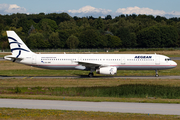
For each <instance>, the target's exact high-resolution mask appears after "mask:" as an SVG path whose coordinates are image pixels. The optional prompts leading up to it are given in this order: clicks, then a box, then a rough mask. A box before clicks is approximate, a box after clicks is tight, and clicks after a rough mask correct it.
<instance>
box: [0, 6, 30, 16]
mask: <svg viewBox="0 0 180 120" xmlns="http://www.w3.org/2000/svg"><path fill="white" fill-rule="evenodd" d="M26 12H27V11H26V9H25V8H24V7H20V6H18V5H16V4H0V14H9V13H26Z"/></svg>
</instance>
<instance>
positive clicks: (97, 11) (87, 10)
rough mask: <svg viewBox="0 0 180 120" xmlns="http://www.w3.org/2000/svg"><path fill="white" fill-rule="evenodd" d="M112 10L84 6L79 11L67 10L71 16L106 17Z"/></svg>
mask: <svg viewBox="0 0 180 120" xmlns="http://www.w3.org/2000/svg"><path fill="white" fill-rule="evenodd" d="M111 12H112V10H108V9H102V8H95V7H92V6H85V7H82V8H80V9H79V10H68V13H69V14H70V15H72V16H80V17H82V16H93V17H99V16H107V15H109V14H111Z"/></svg>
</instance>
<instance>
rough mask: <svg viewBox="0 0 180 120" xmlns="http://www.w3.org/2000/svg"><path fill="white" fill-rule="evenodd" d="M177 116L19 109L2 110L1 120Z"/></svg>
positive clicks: (156, 119)
mask: <svg viewBox="0 0 180 120" xmlns="http://www.w3.org/2000/svg"><path fill="white" fill-rule="evenodd" d="M179 118H180V117H179V116H177V115H151V114H150V115H148V114H131V113H111V112H91V111H90V112H89V111H67V110H39V109H17V108H0V119H13V120H19V119H21V120H27V119H35V120H39V119H45V120H59V119H65V120H67V119H70V120H71V119H73V120H81V119H83V120H87V119H88V120H89V119H94V120H117V119H118V120H129V119H131V120H141V119H143V120H144V119H146V120H152V119H153V120H165V119H179Z"/></svg>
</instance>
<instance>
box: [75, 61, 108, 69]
mask: <svg viewBox="0 0 180 120" xmlns="http://www.w3.org/2000/svg"><path fill="white" fill-rule="evenodd" d="M75 62H76V63H78V64H79V65H82V66H86V67H91V68H92V67H107V66H110V64H106V63H105V64H104V63H103V64H102V63H100V62H90V61H75Z"/></svg>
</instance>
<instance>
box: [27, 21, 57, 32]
mask: <svg viewBox="0 0 180 120" xmlns="http://www.w3.org/2000/svg"><path fill="white" fill-rule="evenodd" d="M39 27H40V29H42V30H43V31H45V32H49V33H51V32H54V31H55V30H56V29H57V28H58V26H57V24H56V22H55V21H54V20H51V19H47V18H46V19H42V20H41V21H40V22H39ZM29 28H30V27H29Z"/></svg>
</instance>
